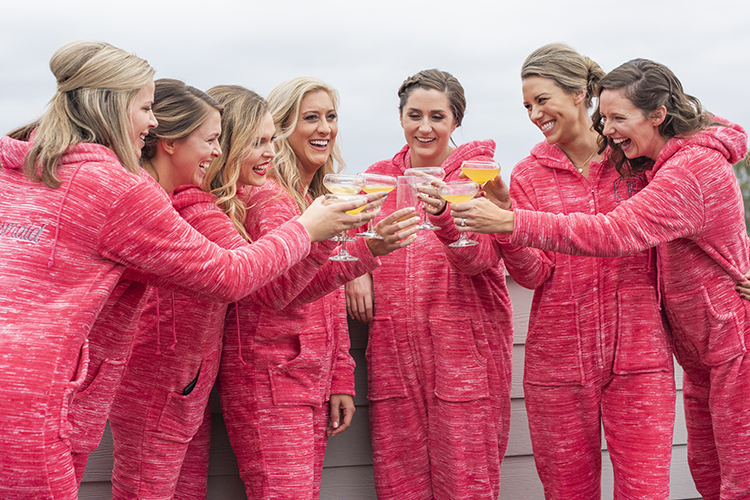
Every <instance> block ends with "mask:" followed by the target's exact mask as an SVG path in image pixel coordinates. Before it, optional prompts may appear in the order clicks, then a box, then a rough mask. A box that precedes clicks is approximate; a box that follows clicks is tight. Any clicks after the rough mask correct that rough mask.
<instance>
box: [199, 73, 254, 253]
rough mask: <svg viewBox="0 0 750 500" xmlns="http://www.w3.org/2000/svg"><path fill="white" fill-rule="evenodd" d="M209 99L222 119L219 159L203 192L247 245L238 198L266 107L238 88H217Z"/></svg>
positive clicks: (243, 212)
mask: <svg viewBox="0 0 750 500" xmlns="http://www.w3.org/2000/svg"><path fill="white" fill-rule="evenodd" d="M207 94H208V95H210V96H211V97H213V98H214V99H216V101H218V102H219V104H221V105H222V106H224V113H223V114H222V116H221V136H220V144H221V150H222V155H221V156H220V157H219V158H216V159H214V160H213V161H212V162H211V165H210V166H209V167H208V169H207V170H206V175H205V176H204V177H203V189H205V190H207V191H209V192H210V193H211V194H213V195H214V196H216V198H217V200H216V206H217V207H219V208H220V209H221V210H222V211H223V212H224V213H226V214H227V215H228V216H229V218H230V219H231V221H232V223H233V224H234V227H235V228H236V229H237V231H238V232H239V233H240V234H241V235H242V237H243V238H245V239H246V240H248V241H251V239H250V235H249V234H248V233H247V231H246V230H245V218H246V216H247V207H246V205H245V203H244V202H243V201H242V200H240V199H239V198H238V196H237V180H238V179H239V177H240V169H241V167H242V162H243V161H245V159H246V158H247V157H248V156H249V155H250V153H251V152H252V150H253V148H254V147H255V145H256V144H257V142H258V141H259V140H260V138H261V136H262V134H263V130H262V125H263V117H264V116H265V114H266V113H267V112H268V103H267V102H266V100H265V99H263V98H262V97H261V96H259V95H258V94H256V93H255V92H253V91H252V90H248V89H246V88H245V87H242V86H240V85H217V86H216V87H213V88H211V89H209V90H208V92H207Z"/></svg>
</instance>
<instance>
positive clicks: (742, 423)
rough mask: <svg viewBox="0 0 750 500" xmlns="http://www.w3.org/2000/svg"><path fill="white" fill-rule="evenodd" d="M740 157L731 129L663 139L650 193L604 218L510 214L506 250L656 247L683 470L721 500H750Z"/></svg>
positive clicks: (599, 251) (600, 251) (616, 251)
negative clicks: (682, 436) (675, 365)
mask: <svg viewBox="0 0 750 500" xmlns="http://www.w3.org/2000/svg"><path fill="white" fill-rule="evenodd" d="M746 152H747V134H746V133H745V131H744V130H743V129H742V128H741V127H739V126H737V125H733V124H728V126H725V127H722V126H717V127H713V128H710V129H708V130H706V131H703V132H700V133H697V134H695V135H693V136H690V137H687V138H674V139H671V140H669V141H668V142H667V143H666V145H665V146H664V147H663V148H662V150H661V152H660V153H659V156H658V157H657V159H656V162H655V164H654V166H653V168H652V169H651V170H650V171H648V172H647V176H648V177H649V178H650V183H649V185H648V186H646V187H645V188H644V189H643V190H641V191H640V192H639V193H638V194H637V195H636V196H634V197H633V198H631V199H629V200H627V201H623V202H622V203H621V204H620V205H619V206H618V207H617V208H616V209H615V210H613V211H612V212H610V213H608V214H597V215H589V214H572V215H569V216H567V217H563V216H560V215H557V214H548V213H543V212H531V211H527V210H517V211H516V219H515V229H514V232H513V241H514V242H515V243H518V244H524V245H531V246H535V247H538V248H544V249H546V250H554V251H560V252H565V253H574V254H580V255H600V256H605V257H607V256H609V257H614V256H618V255H624V254H629V253H634V252H638V251H642V250H645V249H647V248H650V247H653V246H656V249H657V265H658V270H659V275H660V287H661V294H662V299H663V304H664V311H665V312H666V314H667V317H668V320H669V324H670V327H671V331H672V339H673V343H674V350H675V356H676V358H677V360H678V362H679V363H680V364H681V365H682V367H683V369H684V372H685V376H684V379H683V380H684V382H683V387H684V393H683V396H684V397H685V411H686V419H687V423H688V431H689V432H688V455H689V456H688V459H689V462H690V465H691V472H692V474H693V479H694V480H695V483H696V485H697V487H698V490H699V492H700V493H701V494H702V495H703V497H704V498H721V499H723V500H728V499H732V500H734V499H740V498H748V497H750V419H749V418H748V414H749V413H750V403H749V402H748V399H747V394H748V392H747V386H748V377H750V373H748V371H747V368H746V365H747V363H748V361H747V359H746V358H747V348H746V342H745V339H746V336H747V331H748V328H749V327H750V323H748V320H747V313H748V308H749V307H750V304H748V302H747V301H745V300H743V299H741V298H740V296H739V294H737V292H735V290H734V286H735V282H736V281H737V280H744V279H745V278H744V273H745V271H747V270H748V267H750V264H748V263H749V262H750V259H749V258H748V245H747V233H746V229H745V220H744V210H743V204H742V194H741V192H740V188H739V185H738V183H737V179H736V178H735V175H734V172H733V170H732V166H731V163H736V162H737V161H739V160H740V159H741V158H742V157H743V156H744V155H745V154H746ZM719 470H720V471H721V474H720V475H719V474H717V473H716V471H719Z"/></svg>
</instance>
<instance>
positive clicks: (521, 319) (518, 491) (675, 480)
mask: <svg viewBox="0 0 750 500" xmlns="http://www.w3.org/2000/svg"><path fill="white" fill-rule="evenodd" d="M508 289H509V290H510V294H511V299H512V301H513V308H514V315H515V342H514V344H515V346H514V349H513V390H512V403H511V404H512V406H511V435H510V443H509V445H508V452H507V454H506V457H505V460H504V461H503V466H502V471H501V478H502V479H501V490H500V498H501V499H503V500H519V499H529V500H533V499H542V498H543V494H542V485H541V483H540V482H539V478H538V477H537V475H536V470H535V468H534V459H533V455H532V453H531V442H530V441H529V430H528V426H527V424H526V408H525V405H524V401H523V388H522V385H521V380H522V378H523V354H524V342H525V340H526V330H527V327H528V317H529V307H530V305H531V296H532V292H531V291H529V290H526V289H524V288H521V287H520V286H518V285H517V284H516V283H515V282H513V280H512V279H511V278H508ZM350 329H351V338H352V355H353V356H354V359H355V360H356V362H357V371H356V378H357V397H356V398H355V404H356V406H357V413H356V414H355V416H354V423H353V424H352V427H351V428H350V429H349V430H348V431H346V432H345V433H344V434H341V435H339V436H336V437H334V438H332V439H331V440H330V441H329V442H328V451H327V453H326V461H325V467H324V470H323V484H322V491H321V498H322V499H323V500H339V499H341V500H368V499H375V491H374V487H373V475H372V449H371V446H370V433H369V427H368V418H367V417H368V415H367V398H366V394H367V371H366V367H365V360H364V352H365V347H366V344H367V332H366V329H364V328H363V327H362V325H359V324H351V325H350ZM681 375H682V373H681V371H679V369H678V371H677V377H678V379H677V384H678V388H679V387H681V385H682V383H681ZM211 403H212V409H213V412H214V413H213V429H212V442H211V458H210V464H209V465H210V467H209V469H210V470H209V476H210V477H209V498H210V499H215V500H234V499H244V498H245V493H244V488H243V486H242V481H240V479H239V476H238V475H237V463H236V460H235V458H234V454H233V453H232V450H231V448H230V446H229V440H228V439H227V435H226V430H225V429H224V422H223V420H222V419H221V413H220V408H219V404H218V398H217V397H216V394H213V395H212V401H211ZM602 441H603V440H602ZM685 443H686V431H685V422H684V416H683V411H682V394H681V391H680V392H678V395H677V424H676V426H675V435H674V449H673V453H672V480H671V496H670V498H673V499H697V498H700V497H699V495H698V493H697V492H696V490H695V487H694V486H693V482H692V480H691V479H690V473H689V471H688V466H687V457H686V444H685ZM602 453H603V454H604V456H605V458H604V460H603V467H604V471H603V480H602V482H603V488H602V490H603V494H602V498H612V466H611V464H610V462H609V459H608V458H607V456H606V455H607V452H606V450H603V451H602ZM111 470H112V440H111V437H110V435H109V432H107V434H106V435H105V438H104V440H103V441H102V444H101V445H100V446H99V448H98V449H97V451H96V452H95V453H94V454H93V455H92V457H91V458H90V459H89V464H88V467H87V469H86V474H85V475H84V478H83V484H82V485H81V490H80V495H79V498H80V499H86V500H88V499H91V500H93V499H102V498H107V496H108V495H110V492H111V487H110V482H109V480H110V472H111Z"/></svg>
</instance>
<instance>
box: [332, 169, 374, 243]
mask: <svg viewBox="0 0 750 500" xmlns="http://www.w3.org/2000/svg"><path fill="white" fill-rule="evenodd" d="M323 185H324V186H325V187H326V189H327V190H329V191H330V192H331V193H333V194H338V195H342V196H347V195H354V194H357V193H359V192H360V191H362V190H363V189H364V187H365V181H364V180H363V179H362V177H360V176H358V175H349V174H326V175H325V177H323ZM342 238H343V239H345V240H346V241H354V240H355V238H352V237H351V236H349V234H348V233H346V232H343V233H341V234H340V235H338V236H334V237H333V238H331V240H333V241H342Z"/></svg>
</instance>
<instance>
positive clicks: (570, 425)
mask: <svg viewBox="0 0 750 500" xmlns="http://www.w3.org/2000/svg"><path fill="white" fill-rule="evenodd" d="M608 154H609V152H608V151H607V153H606V154H605V157H606V155H608ZM645 185H646V179H645V177H644V176H636V177H632V178H627V179H623V178H620V175H619V174H618V173H617V170H616V169H615V168H614V166H613V165H612V164H611V163H609V162H608V161H607V160H606V159H605V161H603V162H601V163H599V162H592V163H591V165H590V167H589V177H588V179H586V177H584V176H583V175H581V174H579V173H578V172H577V171H576V170H575V168H574V167H573V165H572V164H571V162H570V160H569V159H568V158H567V156H565V153H563V152H562V150H561V149H560V148H559V147H558V146H557V145H550V144H548V143H547V142H546V141H545V142H541V143H539V144H537V145H536V146H535V147H534V148H533V149H532V151H531V155H530V156H528V157H527V158H525V159H524V160H521V162H519V163H518V165H516V167H515V169H514V170H513V175H512V176H511V185H510V192H511V197H512V198H513V202H514V205H515V206H516V208H517V209H528V210H539V211H543V212H551V213H574V212H575V213H586V214H597V213H607V212H611V211H612V210H614V209H615V208H616V207H617V206H618V205H619V204H620V203H621V202H622V201H624V200H627V199H629V198H631V197H632V196H634V195H635V194H636V193H637V192H638V191H640V190H641V189H642V188H643V187H644V186H645ZM650 252H651V250H646V251H642V252H638V253H634V254H632V255H629V256H626V257H619V258H609V259H607V258H596V257H574V256H568V255H564V254H556V253H554V252H546V254H545V253H543V252H541V251H539V250H534V251H533V253H530V254H526V255H525V256H520V257H522V258H518V256H517V255H516V252H505V253H504V254H503V255H504V260H505V265H506V266H507V268H508V271H509V272H510V275H511V276H512V277H513V279H515V280H516V282H518V283H519V284H521V285H523V286H525V287H527V288H533V289H535V292H534V299H533V302H532V305H531V315H530V319H529V329H528V336H527V340H526V353H525V360H524V363H525V366H524V396H525V400H526V409H527V414H528V419H529V429H530V432H531V442H532V445H533V449H534V460H535V462H536V465H537V470H538V472H539V477H540V478H541V480H542V484H543V485H544V492H545V498H548V499H561V500H562V499H570V498H575V499H580V500H585V499H592V500H593V499H599V498H601V484H600V483H601V456H602V454H601V427H602V424H603V425H604V435H605V438H606V439H607V449H608V450H609V454H610V459H611V460H612V464H613V470H614V480H615V481H614V482H615V486H614V498H617V499H624V498H633V499H635V498H639V499H644V498H649V499H666V498H668V497H669V466H670V462H671V460H670V458H671V452H672V431H673V427H674V407H675V384H674V375H673V367H672V352H671V349H670V347H669V340H668V338H667V332H666V330H665V326H664V321H663V319H662V314H661V311H660V306H659V301H658V294H657V283H656V267H655V263H652V262H651V258H650V257H651V255H650ZM532 257H533V258H532Z"/></svg>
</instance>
